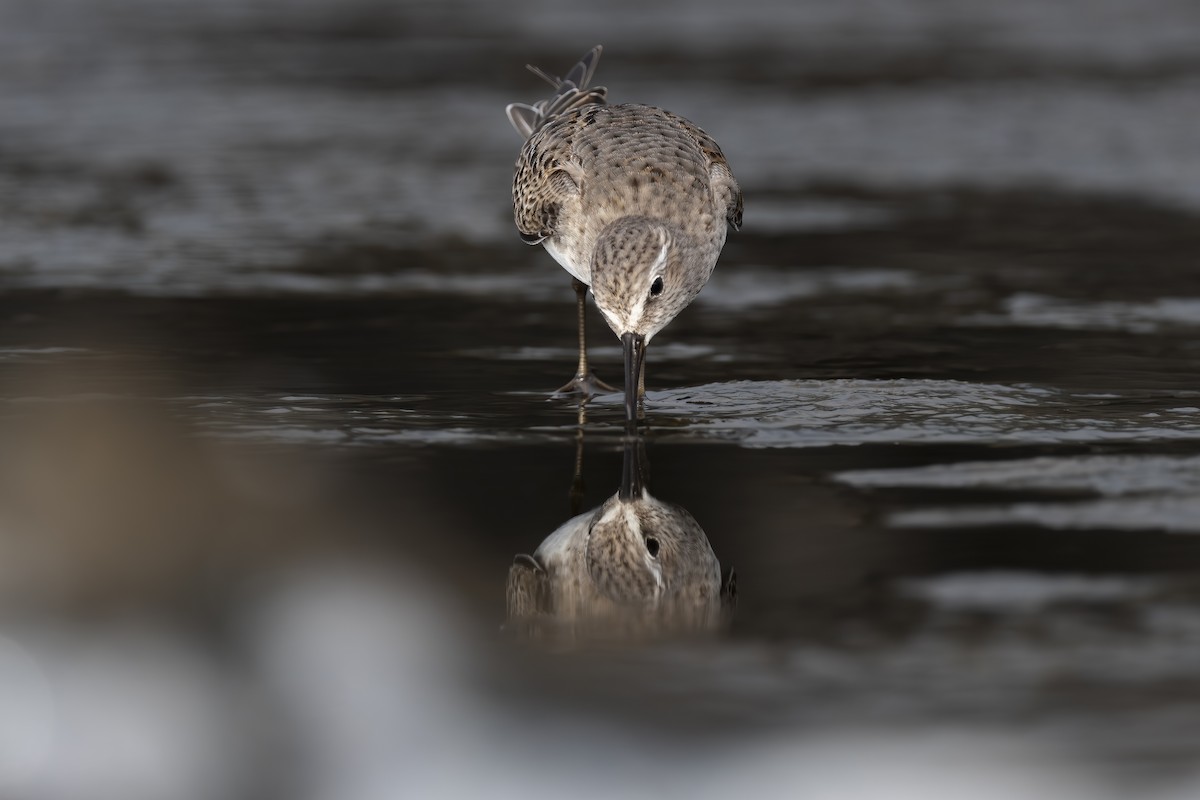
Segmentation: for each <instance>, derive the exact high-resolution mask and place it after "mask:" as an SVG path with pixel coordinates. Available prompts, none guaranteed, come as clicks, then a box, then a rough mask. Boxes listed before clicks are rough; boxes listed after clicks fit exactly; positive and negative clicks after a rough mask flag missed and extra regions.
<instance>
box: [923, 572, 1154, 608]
mask: <svg viewBox="0 0 1200 800" xmlns="http://www.w3.org/2000/svg"><path fill="white" fill-rule="evenodd" d="M1153 589H1154V583H1153V582H1152V581H1150V580H1147V579H1145V578H1131V577H1127V576H1096V575H1049V574H1045V573H1038V572H956V573H951V574H947V575H938V576H935V577H932V578H921V579H912V580H906V581H903V582H901V584H900V590H901V592H902V593H903V594H906V595H908V596H911V597H917V598H920V599H921V600H925V601H926V602H929V603H932V604H935V605H936V606H938V607H939V608H944V609H950V610H955V611H998V612H1010V613H1011V612H1020V613H1029V612H1034V611H1039V610H1042V609H1044V608H1045V607H1046V606H1049V605H1052V604H1055V603H1085V604H1086V603H1093V604H1104V603H1112V602H1116V601H1129V600H1138V599H1141V598H1143V597H1145V596H1146V595H1147V594H1148V593H1150V592H1151V591H1153Z"/></svg>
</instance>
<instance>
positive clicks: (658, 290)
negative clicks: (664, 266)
mask: <svg viewBox="0 0 1200 800" xmlns="http://www.w3.org/2000/svg"><path fill="white" fill-rule="evenodd" d="M662 291H663V279H662V278H661V277H658V278H655V279H654V283H652V284H650V296H651V297H658V296H659V295H660V294H662Z"/></svg>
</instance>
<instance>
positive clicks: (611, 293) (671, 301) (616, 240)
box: [591, 216, 712, 421]
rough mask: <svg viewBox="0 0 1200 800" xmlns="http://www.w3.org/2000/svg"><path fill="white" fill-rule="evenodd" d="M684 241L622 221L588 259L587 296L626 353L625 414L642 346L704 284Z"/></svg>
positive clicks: (655, 224) (646, 222)
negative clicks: (589, 285)
mask: <svg viewBox="0 0 1200 800" xmlns="http://www.w3.org/2000/svg"><path fill="white" fill-rule="evenodd" d="M693 250H694V248H692V247H690V246H689V240H688V239H687V237H686V236H685V235H684V234H683V233H682V232H681V231H679V229H678V228H677V227H675V226H673V225H670V224H668V223H665V222H663V221H661V220H656V219H651V218H649V217H640V216H629V217H621V218H620V219H618V220H616V221H615V222H613V223H611V224H610V225H609V226H608V227H607V228H605V229H604V231H603V232H601V234H600V237H599V238H598V239H597V240H596V247H595V250H594V251H593V254H592V264H591V277H592V295H593V296H594V297H595V298H596V306H597V308H599V309H600V313H601V314H603V315H604V319H605V320H606V321H607V322H608V326H609V327H610V328H612V329H613V332H614V333H616V334H617V336H619V337H620V338H621V343H622V345H623V346H624V350H625V412H626V418H627V419H629V420H630V421H632V420H633V418H634V413H635V410H636V407H637V382H638V378H639V376H640V374H641V370H642V361H643V359H644V358H645V354H646V345H648V344H649V343H650V340H651V339H652V338H654V336H655V334H657V333H658V332H659V331H661V330H662V329H663V328H665V327H666V326H667V323H669V322H670V321H671V320H673V319H675V317H676V316H678V315H679V312H680V311H683V309H685V308H687V306H688V304H689V303H691V302H692V300H694V299H695V297H696V295H697V294H699V293H700V289H701V288H703V287H704V284H705V283H706V282H707V280H708V276H709V273H711V271H712V269H711V265H710V266H709V267H708V269H704V268H703V267H704V265H703V264H702V263H701V260H700V259H697V258H695V257H694V256H695V253H694V252H693Z"/></svg>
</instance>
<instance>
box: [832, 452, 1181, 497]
mask: <svg viewBox="0 0 1200 800" xmlns="http://www.w3.org/2000/svg"><path fill="white" fill-rule="evenodd" d="M834 478H835V480H838V481H841V482H843V483H848V484H850V485H851V486H858V487H862V488H936V489H989V490H1015V491H1026V492H1030V491H1031V492H1043V491H1078V492H1091V493H1095V494H1100V495H1105V496H1110V497H1117V496H1121V495H1129V494H1144V493H1150V492H1155V493H1157V492H1175V493H1190V492H1195V493H1197V494H1200V456H1158V455H1120V456H1040V457H1037V458H1020V459H1008V460H1003V461H969V462H960V463H954V464H933V465H929V466H923V467H904V468H898V469H874V470H856V471H852V472H841V473H838V474H837V475H835V476H834Z"/></svg>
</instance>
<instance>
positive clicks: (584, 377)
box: [555, 278, 617, 397]
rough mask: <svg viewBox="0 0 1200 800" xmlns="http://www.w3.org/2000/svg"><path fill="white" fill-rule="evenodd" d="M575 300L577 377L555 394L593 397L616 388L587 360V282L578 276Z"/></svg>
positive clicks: (613, 390) (575, 281)
mask: <svg viewBox="0 0 1200 800" xmlns="http://www.w3.org/2000/svg"><path fill="white" fill-rule="evenodd" d="M574 286H575V301H576V307H577V308H578V310H579V366H578V367H577V368H576V370H575V377H574V378H572V379H571V380H570V381H568V382H567V384H566V385H565V386H563V387H562V388H560V389H559V390H558V391H557V392H555V394H571V393H573V392H579V393H580V394H582V395H583V396H584V397H591V396H592V395H594V394H596V393H597V392H615V391H617V390H616V388H614V387H612V386H609V385H608V384H607V383H605V382H604V381H602V380H600V379H599V378H597V377H596V376H595V375H593V374H592V372H591V370H589V369H588V360H587V315H586V311H587V284H586V283H584V282H583V281H581V280H579V279H578V278H576V279H574Z"/></svg>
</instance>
